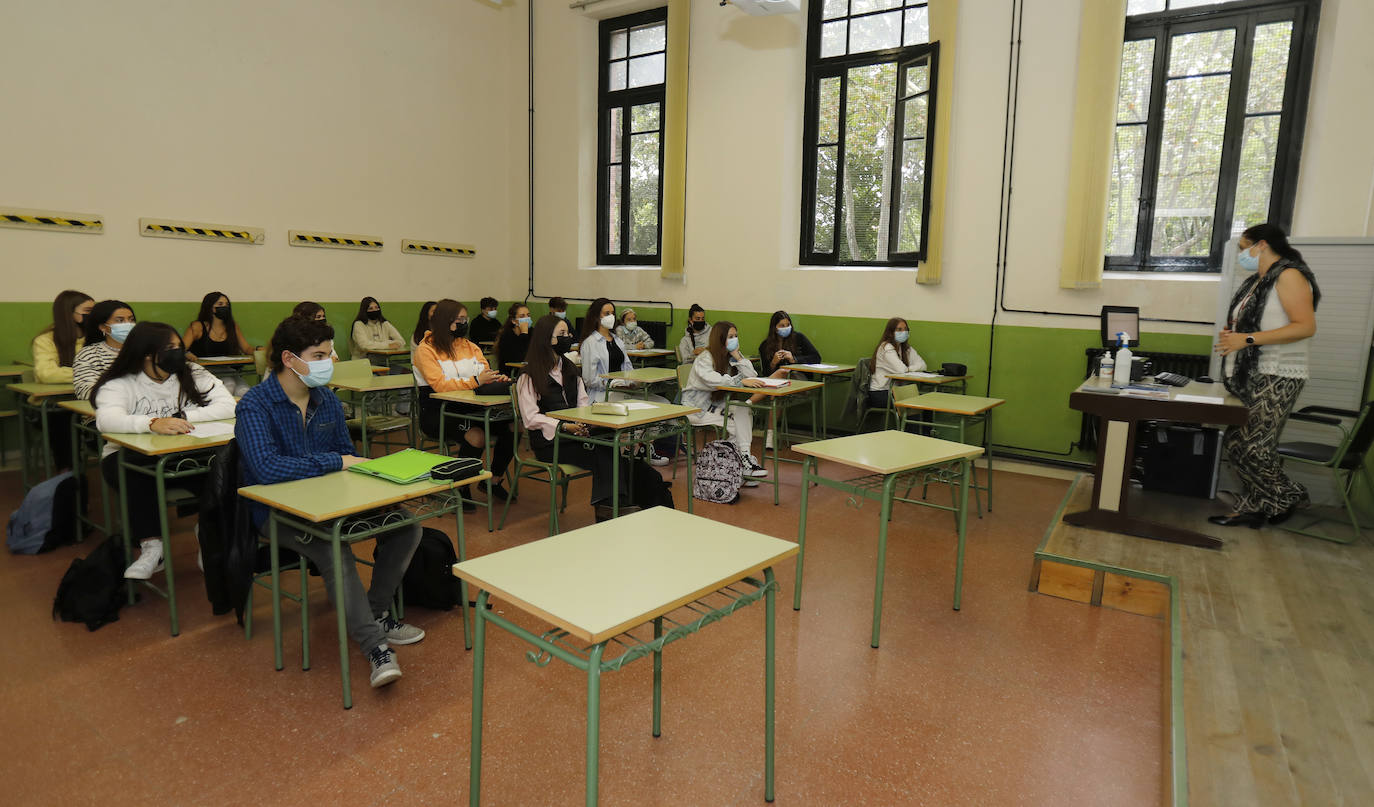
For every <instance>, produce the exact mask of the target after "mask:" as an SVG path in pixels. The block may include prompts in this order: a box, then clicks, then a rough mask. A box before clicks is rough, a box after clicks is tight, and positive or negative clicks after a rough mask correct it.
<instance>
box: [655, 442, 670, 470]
mask: <svg viewBox="0 0 1374 807" xmlns="http://www.w3.org/2000/svg"><path fill="white" fill-rule="evenodd" d="M669 462H672V460H670V459H668V458H667V457H665V456H663V455H662V454H659V453H658V452H657V451H654V449H653V446H650V447H649V464H650V465H652V466H654V467H655V468H662V467H663V466H665V465H667V464H668V463H669Z"/></svg>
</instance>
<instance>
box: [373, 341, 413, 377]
mask: <svg viewBox="0 0 1374 807" xmlns="http://www.w3.org/2000/svg"><path fill="white" fill-rule="evenodd" d="M367 360H368V361H370V362H372V363H373V364H376V365H377V366H379V367H382V368H384V369H386V371H387V372H388V373H389V372H391V368H392V367H404V368H406V369H410V348H408V347H395V348H388V349H386V350H369V351H367Z"/></svg>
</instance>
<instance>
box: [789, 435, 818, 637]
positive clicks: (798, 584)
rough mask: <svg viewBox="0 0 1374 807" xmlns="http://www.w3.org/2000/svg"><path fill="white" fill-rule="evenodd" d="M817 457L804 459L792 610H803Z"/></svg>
mask: <svg viewBox="0 0 1374 807" xmlns="http://www.w3.org/2000/svg"><path fill="white" fill-rule="evenodd" d="M815 469H816V458H815V457H806V458H804V459H803V460H802V477H801V483H802V484H801V521H800V523H799V524H798V525H797V579H796V580H795V581H794V582H793V583H792V610H793V611H800V610H801V591H802V561H803V560H805V559H806V501H807V499H808V498H809V497H808V496H807V494H808V492H809V491H810V490H811V477H812V475H813V474H814V473H815Z"/></svg>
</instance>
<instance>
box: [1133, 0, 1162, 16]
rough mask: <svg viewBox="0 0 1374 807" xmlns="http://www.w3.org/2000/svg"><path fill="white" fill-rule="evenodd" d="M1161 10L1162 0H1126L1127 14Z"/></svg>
mask: <svg viewBox="0 0 1374 807" xmlns="http://www.w3.org/2000/svg"><path fill="white" fill-rule="evenodd" d="M1163 10H1164V0H1126V13H1127V14H1149V13H1150V12H1152V11H1163Z"/></svg>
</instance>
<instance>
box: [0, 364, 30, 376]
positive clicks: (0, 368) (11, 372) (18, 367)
mask: <svg viewBox="0 0 1374 807" xmlns="http://www.w3.org/2000/svg"><path fill="white" fill-rule="evenodd" d="M32 369H33V368H32V367H25V366H24V365H22V364H0V378H7V377H9V376H16V375H23V374H24V373H27V372H28V371H30V370H32Z"/></svg>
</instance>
